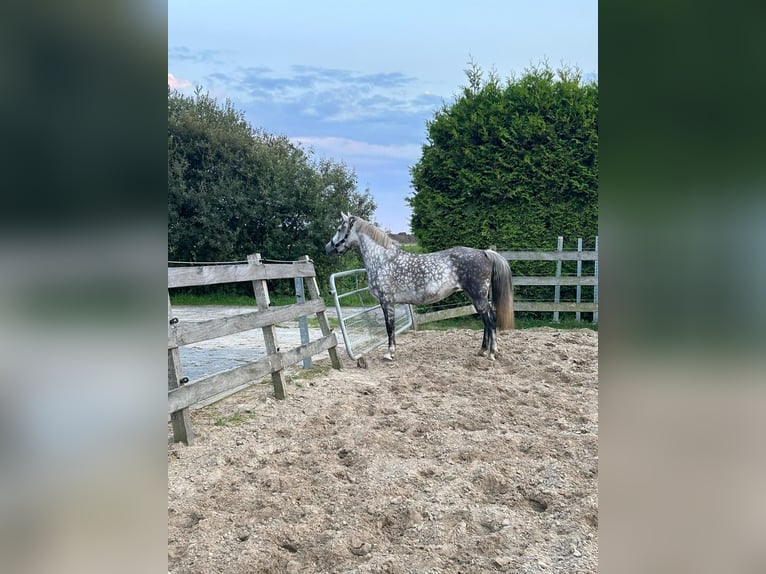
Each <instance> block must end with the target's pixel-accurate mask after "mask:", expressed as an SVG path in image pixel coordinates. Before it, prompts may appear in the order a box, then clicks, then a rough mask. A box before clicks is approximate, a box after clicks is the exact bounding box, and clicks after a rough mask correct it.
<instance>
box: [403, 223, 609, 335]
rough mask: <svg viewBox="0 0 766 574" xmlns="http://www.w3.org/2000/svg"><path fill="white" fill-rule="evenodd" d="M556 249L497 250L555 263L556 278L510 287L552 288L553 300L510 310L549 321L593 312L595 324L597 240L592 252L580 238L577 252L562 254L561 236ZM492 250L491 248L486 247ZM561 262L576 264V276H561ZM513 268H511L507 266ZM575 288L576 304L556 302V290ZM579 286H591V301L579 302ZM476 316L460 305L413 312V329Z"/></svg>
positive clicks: (519, 280) (523, 280) (524, 280)
mask: <svg viewBox="0 0 766 574" xmlns="http://www.w3.org/2000/svg"><path fill="white" fill-rule="evenodd" d="M557 247H558V249H557V250H556V251H498V253H499V254H500V255H502V256H503V257H505V258H506V259H507V260H508V261H511V262H512V261H555V262H556V263H557V265H556V275H553V276H549V277H526V276H521V277H519V276H514V277H513V286H514V287H519V286H526V285H534V286H554V287H555V288H556V289H555V292H554V298H553V301H514V303H513V309H514V311H539V312H552V313H553V320H554V321H558V320H559V312H574V313H576V316H577V320H579V319H580V313H582V312H584V313H593V322H594V323H598V237H596V248H595V249H594V250H592V251H583V250H582V239H580V240H579V241H578V250H577V251H564V250H563V237H559V241H558V246H557ZM490 248H491V249H494V246H492V247H490ZM563 261H576V262H578V265H577V276H576V277H565V276H562V275H561V263H562V262H563ZM582 261H593V262H595V265H594V267H595V269H594V274H593V275H585V276H583V275H582V264H581V262H582ZM511 267H513V265H511ZM562 285H565V286H576V287H577V301H574V302H566V301H565V302H562V301H561V300H560V291H559V287H561V286H562ZM583 286H592V287H593V292H594V293H593V301H592V302H583V301H581V292H580V288H581V287H583ZM474 313H476V309H475V308H474V306H473V305H464V306H462V307H453V308H451V309H441V310H438V311H432V312H429V313H413V318H414V322H415V328H417V327H418V326H420V325H423V324H425V323H431V322H433V321H441V320H444V319H454V318H455V317H462V316H464V315H472V314H474Z"/></svg>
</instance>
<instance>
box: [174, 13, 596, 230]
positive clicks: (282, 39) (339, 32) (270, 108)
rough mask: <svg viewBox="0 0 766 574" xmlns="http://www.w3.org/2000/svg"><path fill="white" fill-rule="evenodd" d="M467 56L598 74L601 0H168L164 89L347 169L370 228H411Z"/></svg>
mask: <svg viewBox="0 0 766 574" xmlns="http://www.w3.org/2000/svg"><path fill="white" fill-rule="evenodd" d="M470 59H473V61H474V62H476V63H477V64H478V65H479V66H480V67H481V68H482V69H484V70H485V72H489V71H490V70H493V69H494V70H495V72H496V73H497V74H498V75H499V76H500V77H501V78H503V79H505V78H507V77H508V76H510V75H512V74H515V75H517V76H518V75H520V74H522V73H523V71H524V69H525V68H528V67H529V66H530V65H533V64H538V63H540V62H541V61H543V60H547V61H548V62H549V64H550V65H551V66H552V67H554V68H555V67H557V66H559V65H561V64H565V65H569V66H577V67H578V68H580V70H581V71H582V72H583V74H584V75H585V77H586V78H591V77H598V2H597V1H595V0H578V1H571V0H561V1H559V0H557V1H542V0H541V1H525V2H522V1H515V0H476V1H475V2H445V1H444V0H439V1H433V0H408V1H402V0H386V1H378V2H368V1H364V0H356V1H351V0H348V1H347V0H321V1H316V0H314V1H311V2H309V1H304V0H300V1H293V2H290V1H289V0H288V1H284V0H260V1H255V0H254V1H244V0H242V1H233V0H223V1H221V0H218V1H215V2H211V1H209V0H208V1H205V2H202V1H198V0H168V82H169V84H170V85H171V86H173V87H176V88H177V89H179V90H180V91H182V92H183V93H187V94H191V93H192V91H193V90H194V87H195V86H202V88H203V90H204V91H207V92H209V93H210V94H211V95H212V96H214V97H216V98H218V99H219V101H223V100H225V99H226V98H229V99H230V100H231V101H232V103H233V104H234V106H235V108H237V109H239V110H242V111H243V112H244V113H245V117H246V119H247V121H248V122H250V124H251V125H253V127H256V128H261V129H263V130H265V131H267V132H269V133H274V134H280V135H285V136H287V137H289V138H290V139H291V140H293V141H294V142H296V143H300V144H301V145H302V146H303V147H304V148H306V149H310V150H313V151H314V154H315V156H316V157H319V158H323V157H326V158H330V159H332V160H334V161H338V162H341V161H342V162H344V163H345V164H346V165H347V166H348V167H349V168H350V169H353V170H354V172H355V173H356V175H357V180H358V187H359V189H360V190H363V189H365V188H369V190H370V193H371V194H372V196H373V197H374V198H375V201H376V203H377V205H378V209H377V211H376V214H375V219H376V220H377V221H378V222H379V223H380V224H381V225H382V226H383V227H384V228H386V229H389V230H390V231H393V232H398V231H408V230H409V219H410V209H409V206H408V205H407V204H406V202H405V197H407V196H409V195H411V194H412V188H411V182H410V167H411V166H413V165H414V164H415V163H417V161H418V160H419V158H420V153H421V146H422V145H423V144H424V143H425V142H426V135H427V133H426V122H427V121H428V120H429V119H431V118H432V117H433V114H434V112H435V111H436V110H437V109H439V108H440V107H441V106H442V104H444V103H447V104H449V103H450V102H452V101H453V100H454V97H455V95H456V94H457V93H458V92H459V90H460V88H461V86H463V85H465V84H466V76H465V72H464V70H465V69H466V67H467V66H468V62H469V60H470Z"/></svg>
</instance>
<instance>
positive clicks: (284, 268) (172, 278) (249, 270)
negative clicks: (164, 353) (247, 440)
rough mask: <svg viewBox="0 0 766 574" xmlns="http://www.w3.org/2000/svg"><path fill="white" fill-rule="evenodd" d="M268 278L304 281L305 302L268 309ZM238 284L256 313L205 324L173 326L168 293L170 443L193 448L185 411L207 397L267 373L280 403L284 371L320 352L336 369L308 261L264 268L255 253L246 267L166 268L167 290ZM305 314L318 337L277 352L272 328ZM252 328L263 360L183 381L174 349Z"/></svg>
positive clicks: (337, 363) (332, 338)
mask: <svg viewBox="0 0 766 574" xmlns="http://www.w3.org/2000/svg"><path fill="white" fill-rule="evenodd" d="M274 279H295V280H297V279H301V280H304V279H305V283H306V286H307V288H308V293H309V300H308V301H302V302H301V299H302V297H300V296H299V298H298V300H299V302H297V303H295V304H292V305H285V306H280V307H276V308H272V309H269V304H270V299H269V289H268V286H267V284H266V281H267V280H274ZM244 281H252V283H253V290H254V292H255V300H256V306H257V311H254V312H249V313H242V314H239V315H235V316H233V317H221V318H217V319H210V320H208V321H200V322H189V323H181V322H179V321H178V319H176V318H174V317H173V309H172V307H171V304H170V294H169V293H168V413H169V414H170V421H171V424H172V428H173V440H174V441H176V442H178V441H183V442H185V443H186V444H189V445H190V444H192V443H193V441H194V436H193V432H192V428H191V420H190V416H189V407H191V406H192V405H194V404H196V403H199V402H201V401H203V400H205V399H208V398H210V397H213V396H218V395H220V396H221V397H223V396H226V394H227V393H228V394H231V393H233V392H236V391H237V390H238V389H240V388H241V387H242V386H243V385H247V384H248V383H251V382H252V381H257V380H260V379H262V378H263V377H265V376H267V375H269V374H271V382H272V384H273V386H274V395H275V396H276V397H277V398H278V399H283V398H285V375H284V368H285V367H287V366H289V365H293V364H295V363H297V362H299V361H301V360H303V361H304V362H305V361H306V360H307V359H310V358H311V357H312V356H313V355H316V354H318V353H321V352H323V351H328V352H329V354H330V360H331V362H332V366H333V367H334V368H335V369H340V368H341V362H340V359H339V357H338V353H337V345H338V342H337V340H336V338H335V334H334V333H333V332H332V331H331V329H330V325H329V323H328V321H327V317H326V315H325V309H326V307H325V303H324V301H323V300H322V298H321V297H320V295H319V287H318V286H317V281H316V272H315V270H314V264H313V263H311V261H309V258H308V256H306V257H304V258H303V259H302V260H299V261H294V262H289V263H264V262H263V261H262V260H261V256H260V254H255V255H250V256H248V258H247V264H239V265H207V266H199V267H172V268H168V289H173V288H178V287H192V286H199V285H214V284H220V283H237V282H244ZM297 284H298V281H296V285H297ZM302 290H303V288H302V286H301V291H302ZM300 295H302V294H300ZM311 314H316V316H317V319H318V321H319V327H320V329H321V331H322V337H321V338H319V339H317V340H315V341H309V342H307V343H305V344H302V345H300V346H298V347H295V348H293V349H290V350H287V351H284V350H281V349H280V348H279V344H278V342H277V336H276V330H275V325H276V324H278V323H280V322H283V321H289V320H292V319H299V318H301V317H305V316H307V315H311ZM258 328H260V329H263V338H264V341H265V344H266V356H265V357H263V358H261V359H259V360H257V361H252V362H250V363H247V364H245V365H241V366H239V367H235V368H233V369H228V370H226V371H221V372H219V373H215V374H213V375H210V376H207V377H203V378H201V379H199V380H197V381H189V380H188V379H187V378H186V377H184V376H183V372H182V369H181V360H180V353H179V350H178V348H179V347H182V346H184V345H189V344H191V343H197V342H199V341H206V340H209V339H214V338H217V337H223V336H225V335H232V334H234V333H240V332H242V331H248V330H251V329H258Z"/></svg>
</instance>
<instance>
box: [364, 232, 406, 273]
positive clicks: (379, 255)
mask: <svg viewBox="0 0 766 574" xmlns="http://www.w3.org/2000/svg"><path fill="white" fill-rule="evenodd" d="M359 252H360V253H361V255H362V261H364V266H365V267H367V268H368V270H369V269H370V268H371V267H377V265H378V264H379V263H382V262H385V261H388V260H389V259H391V258H392V257H393V256H395V255H396V254H397V253H398V252H399V248H398V247H396V246H395V245H393V244H392V245H391V246H390V247H383V246H382V245H381V244H380V243H378V242H377V241H375V240H374V239H373V238H372V237H370V236H368V235H365V234H363V233H361V234H359Z"/></svg>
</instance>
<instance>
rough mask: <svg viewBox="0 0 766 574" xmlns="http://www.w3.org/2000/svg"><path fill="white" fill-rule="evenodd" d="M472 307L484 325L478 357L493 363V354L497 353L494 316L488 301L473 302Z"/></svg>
mask: <svg viewBox="0 0 766 574" xmlns="http://www.w3.org/2000/svg"><path fill="white" fill-rule="evenodd" d="M473 305H474V307H476V310H477V311H478V312H479V315H480V316H481V321H482V323H484V337H483V338H482V340H481V350H479V355H481V356H482V357H488V358H489V360H490V361H494V360H495V353H497V337H496V325H495V314H494V312H493V311H492V307H491V306H490V304H489V301H487V300H486V299H482V300H475V301H474V302H473Z"/></svg>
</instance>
